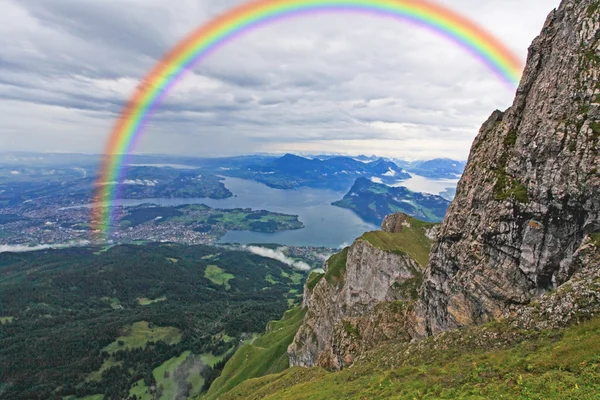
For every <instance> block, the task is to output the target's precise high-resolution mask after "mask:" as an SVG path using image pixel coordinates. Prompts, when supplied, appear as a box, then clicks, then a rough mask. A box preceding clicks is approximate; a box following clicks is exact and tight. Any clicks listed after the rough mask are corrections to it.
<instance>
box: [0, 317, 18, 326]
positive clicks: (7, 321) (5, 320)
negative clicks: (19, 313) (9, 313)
mask: <svg viewBox="0 0 600 400" xmlns="http://www.w3.org/2000/svg"><path fill="white" fill-rule="evenodd" d="M14 319H15V317H0V324H2V325H4V324H10V323H12V322H13V321H14Z"/></svg>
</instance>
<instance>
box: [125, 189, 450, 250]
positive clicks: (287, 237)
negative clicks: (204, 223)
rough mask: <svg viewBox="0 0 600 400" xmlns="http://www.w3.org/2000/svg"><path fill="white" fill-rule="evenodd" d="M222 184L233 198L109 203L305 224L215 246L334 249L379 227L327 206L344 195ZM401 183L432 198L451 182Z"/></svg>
mask: <svg viewBox="0 0 600 400" xmlns="http://www.w3.org/2000/svg"><path fill="white" fill-rule="evenodd" d="M223 182H224V184H225V186H226V187H227V188H228V189H229V190H230V191H231V192H232V193H233V194H234V197H230V198H228V199H222V200H213V199H204V198H192V199H180V198H178V199H154V198H153V199H140V200H117V201H116V202H115V203H114V204H115V205H122V206H134V205H139V204H144V203H152V204H159V205H164V206H178V205H183V204H206V205H207V206H210V207H214V208H252V209H255V210H268V211H273V212H279V213H285V214H292V215H298V217H299V219H300V221H301V222H302V223H303V224H304V226H305V228H304V229H299V230H295V231H284V232H276V233H260V232H249V231H230V232H228V233H227V234H225V236H223V238H222V239H221V243H240V244H250V243H278V244H282V245H290V246H326V247H333V248H338V247H342V246H345V245H348V244H350V243H352V242H353V241H354V239H356V238H357V237H359V236H361V235H362V234H363V233H364V232H367V231H371V230H375V229H379V227H378V226H375V225H372V224H370V223H367V222H364V221H363V220H362V219H360V217H358V216H357V215H356V214H354V212H352V211H350V210H347V209H344V208H339V207H334V206H332V205H331V203H332V202H334V201H337V200H340V199H341V198H342V197H344V195H345V193H344V192H336V191H333V190H325V189H312V188H300V189H297V190H280V189H273V188H270V187H268V186H266V185H263V184H262V183H258V182H254V181H249V180H244V179H238V178H225V179H224V181H223ZM404 182H405V183H406V186H407V187H409V189H412V190H418V191H423V192H429V193H435V194H437V193H439V191H441V190H444V189H445V188H447V187H454V186H456V182H455V181H444V182H441V181H436V180H428V179H427V178H421V177H416V178H415V177H413V178H411V179H409V180H407V181H404Z"/></svg>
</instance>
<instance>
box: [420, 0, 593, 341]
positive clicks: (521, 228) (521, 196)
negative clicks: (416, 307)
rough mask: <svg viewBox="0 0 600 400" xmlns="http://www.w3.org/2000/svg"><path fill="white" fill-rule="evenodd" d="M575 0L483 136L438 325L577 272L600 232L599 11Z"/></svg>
mask: <svg viewBox="0 0 600 400" xmlns="http://www.w3.org/2000/svg"><path fill="white" fill-rule="evenodd" d="M598 4H599V3H598V1H597V0H565V1H563V2H562V4H561V6H560V7H559V9H558V10H555V11H553V12H552V13H551V14H550V16H549V17H548V19H547V21H546V24H545V26H544V28H543V31H542V34H541V35H540V36H539V37H538V38H537V39H535V41H534V42H533V44H532V46H531V48H530V51H529V57H528V62H527V67H526V69H525V73H524V75H523V79H522V81H521V84H520V86H519V89H518V91H517V96H516V99H515V101H514V104H513V106H512V107H511V108H509V109H508V110H507V111H506V112H500V111H496V112H494V113H493V114H492V116H491V117H490V119H489V120H488V121H487V122H486V123H485V124H484V125H483V127H482V129H481V131H480V133H479V135H478V136H477V138H476V139H475V142H474V143H473V147H472V149H471V155H470V157H469V162H468V165H467V167H466V170H465V173H464V175H463V177H462V179H461V180H460V183H459V185H458V189H457V194H456V198H455V199H454V201H453V202H452V204H451V206H450V208H449V210H448V214H447V216H446V219H445V221H444V223H443V225H442V227H441V229H440V236H439V240H438V241H437V243H436V244H435V246H434V249H433V251H432V254H431V260H430V264H429V268H428V273H427V278H426V284H425V291H424V294H423V300H424V304H425V310H424V316H425V318H426V324H425V326H424V328H425V330H426V331H427V332H428V333H435V332H439V331H442V330H446V329H450V328H454V327H457V326H462V325H469V324H473V323H481V322H485V321H489V320H492V319H495V318H498V317H501V316H505V315H508V314H510V313H511V312H512V311H513V310H514V308H515V307H518V306H519V305H523V304H526V303H528V302H529V301H530V300H531V299H532V298H534V297H536V296H538V295H540V294H541V293H543V292H545V291H548V290H551V289H553V288H556V287H557V286H559V285H560V284H562V283H564V282H565V281H567V280H568V279H569V278H570V276H571V275H572V274H573V273H574V272H575V271H576V265H575V264H574V262H573V261H574V257H573V254H574V253H575V251H576V250H577V248H579V246H580V245H581V243H582V240H583V239H584V237H585V236H586V235H587V234H590V233H593V232H596V231H599V230H600V216H599V212H600V175H599V173H598V167H599V165H600V158H599V156H598V150H599V149H600V147H599V140H600V83H599V81H598V78H599V74H600V48H599V46H600V23H599V22H598V21H599V20H600V9H599V6H598Z"/></svg>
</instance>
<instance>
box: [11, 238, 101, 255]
mask: <svg viewBox="0 0 600 400" xmlns="http://www.w3.org/2000/svg"><path fill="white" fill-rule="evenodd" d="M88 244H90V242H89V241H85V240H82V241H78V242H71V243H66V244H40V245H36V246H26V245H7V244H0V253H25V252H29V251H38V250H47V249H66V248H69V247H80V246H87V245H88Z"/></svg>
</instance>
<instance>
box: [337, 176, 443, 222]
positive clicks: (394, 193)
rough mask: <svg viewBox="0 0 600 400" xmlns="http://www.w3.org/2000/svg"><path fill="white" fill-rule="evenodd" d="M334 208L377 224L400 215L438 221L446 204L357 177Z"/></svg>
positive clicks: (425, 195) (441, 218) (428, 195)
mask: <svg viewBox="0 0 600 400" xmlns="http://www.w3.org/2000/svg"><path fill="white" fill-rule="evenodd" d="M332 204H333V205H334V206H338V207H342V208H348V209H350V210H353V211H354V212H356V214H358V216H360V217H361V218H362V219H363V220H365V221H367V222H371V223H373V224H376V225H380V224H381V222H382V221H383V218H385V216H386V215H389V214H392V213H396V212H403V213H406V214H408V215H410V216H413V217H416V218H418V219H420V220H423V221H428V222H441V221H442V220H443V219H444V215H445V214H446V210H447V209H448V206H449V205H450V202H449V201H448V200H446V199H445V198H443V197H441V196H436V195H433V194H428V193H417V192H412V191H410V190H408V189H407V188H405V187H390V186H386V185H383V184H379V183H375V182H372V181H371V180H369V179H366V178H358V179H357V180H356V182H355V183H354V185H353V186H352V188H351V189H350V191H349V192H348V193H347V194H346V195H345V196H344V198H343V199H342V200H340V201H336V202H334V203H332Z"/></svg>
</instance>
